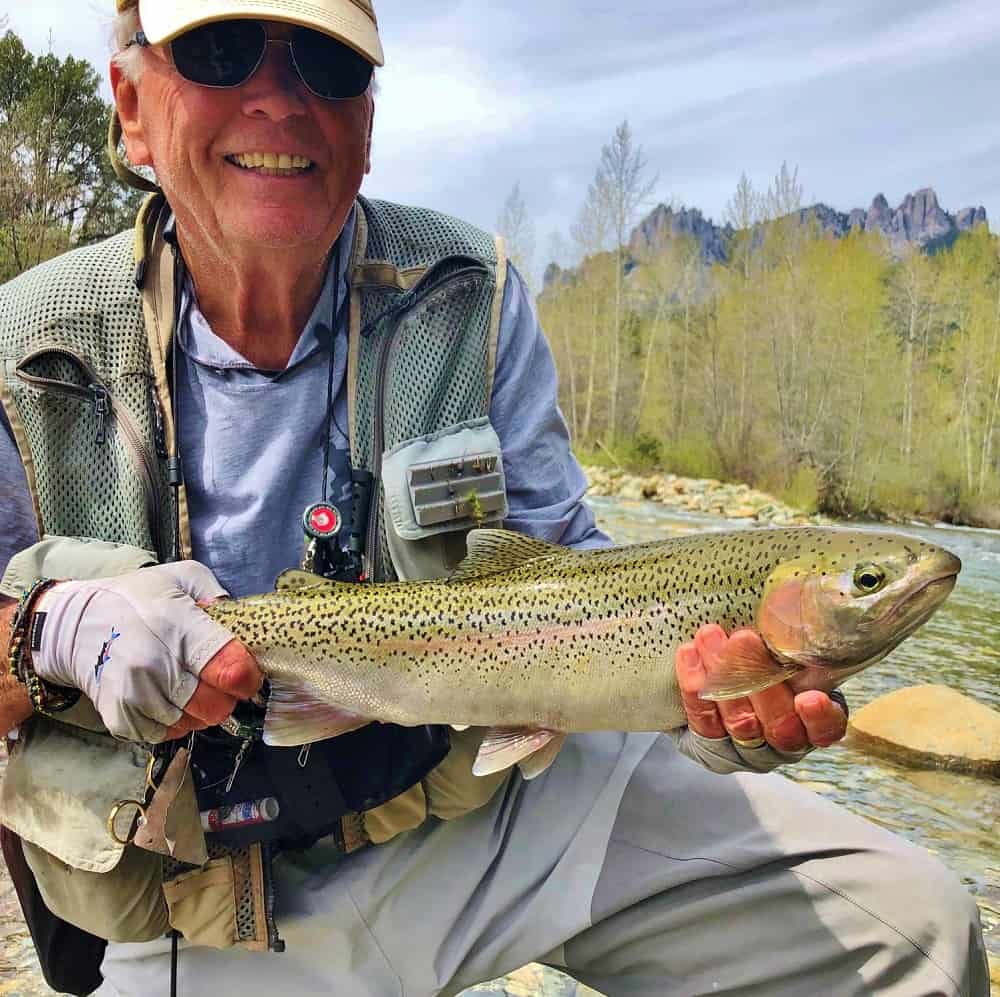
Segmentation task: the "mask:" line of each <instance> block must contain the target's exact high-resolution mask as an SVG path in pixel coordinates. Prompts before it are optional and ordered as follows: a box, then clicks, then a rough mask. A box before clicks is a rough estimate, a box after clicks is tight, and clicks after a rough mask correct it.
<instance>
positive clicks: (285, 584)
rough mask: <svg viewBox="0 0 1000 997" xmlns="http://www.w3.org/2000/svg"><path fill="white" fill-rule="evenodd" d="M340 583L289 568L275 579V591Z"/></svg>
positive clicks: (309, 572)
mask: <svg viewBox="0 0 1000 997" xmlns="http://www.w3.org/2000/svg"><path fill="white" fill-rule="evenodd" d="M337 584H339V583H338V582H331V581H330V580H329V579H326V578H324V577H323V576H322V575H314V574H313V573H312V572H311V571H302V570H300V569H299V568H289V569H288V570H287V571H282V572H281V574H280V575H278V577H277V578H276V579H275V582H274V591H275V592H286V591H288V590H289V589H311V588H317V587H319V586H324V587H329V586H331V585H337Z"/></svg>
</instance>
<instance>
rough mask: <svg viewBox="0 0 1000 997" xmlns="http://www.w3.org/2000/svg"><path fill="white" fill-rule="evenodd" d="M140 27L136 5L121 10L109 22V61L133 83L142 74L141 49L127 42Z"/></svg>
mask: <svg viewBox="0 0 1000 997" xmlns="http://www.w3.org/2000/svg"><path fill="white" fill-rule="evenodd" d="M141 27H142V23H141V22H140V20H139V8H138V6H134V7H129V8H128V10H123V11H122V12H121V13H120V14H118V15H117V16H116V17H115V19H114V21H113V22H112V23H111V45H112V49H113V55H112V56H111V61H112V62H113V63H114V64H115V65H116V66H117V67H118V68H119V69H120V70H121V71H122V73H123V74H124V76H125V79H127V80H131V81H132V82H133V83H135V82H137V81H138V79H139V77H140V76H141V75H142V49H141V48H139V46H138V45H129V42H130V41H132V39H133V38H135V33H136V32H137V31H139V30H140V29H141Z"/></svg>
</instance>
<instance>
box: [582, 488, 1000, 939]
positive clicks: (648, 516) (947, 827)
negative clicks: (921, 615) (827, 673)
mask: <svg viewBox="0 0 1000 997" xmlns="http://www.w3.org/2000/svg"><path fill="white" fill-rule="evenodd" d="M590 502H591V504H592V505H593V507H594V509H595V511H596V513H597V517H598V522H599V523H600V525H601V527H602V528H603V529H604V530H605V531H606V532H607V533H609V534H610V535H611V536H612V537H613V538H614V539H615V541H616V542H618V543H640V542H642V541H644V540H655V539H659V538H662V537H665V536H670V535H673V534H678V533H690V532H693V531H696V530H725V529H732V528H733V524H732V523H731V522H729V521H726V520H722V519H719V518H717V517H711V516H699V515H694V514H689V513H682V512H678V511H676V510H673V509H668V508H666V507H665V506H661V505H657V504H655V503H653V502H626V501H622V500H620V499H612V498H597V497H595V498H591V499H590ZM862 528H866V527H863V526H862ZM870 528H871V529H885V527H884V526H877V525H873V526H871V527H870ZM892 529H893V530H895V531H898V532H903V533H911V534H913V535H914V536H919V537H921V538H922V539H924V540H928V541H931V542H933V543H936V544H939V545H940V546H942V547H946V548H948V549H949V550H951V551H952V552H954V553H955V554H957V555H958V556H959V557H960V558H961V559H962V574H961V577H960V579H959V582H958V585H957V586H956V587H955V590H954V592H952V594H951V596H950V597H949V599H948V601H947V602H946V603H945V604H944V606H943V607H942V608H941V609H940V610H938V612H937V613H936V614H935V615H934V617H933V618H932V619H931V620H930V622H929V623H928V624H927V625H926V626H924V627H923V628H922V629H921V630H919V631H918V632H917V633H916V634H915V635H914V636H913V637H911V638H910V639H909V640H907V641H904V642H903V643H902V644H901V645H900V646H899V647H898V648H897V649H896V650H895V651H893V652H892V654H891V655H889V657H888V658H886V659H885V660H884V661H882V662H880V663H879V664H878V665H876V666H875V667H874V668H870V669H869V670H868V671H866V672H862V673H861V674H860V675H856V676H854V677H853V678H850V679H848V680H847V682H846V683H844V686H843V688H844V692H845V693H846V695H847V698H848V702H849V703H850V705H851V707H852V708H853V709H858V708H860V707H861V706H864V704H865V703H868V702H870V701H871V700H872V699H874V698H876V697H877V696H880V695H882V694H883V693H886V692H891V691H892V690H893V689H898V688H900V687H902V686H909V685H920V684H922V683H925V682H939V683H942V684H945V685H948V686H951V687H952V688H953V689H957V690H958V691H959V692H963V693H965V694H966V695H968V696H971V697H972V698H974V699H976V700H978V701H979V702H981V703H985V704H987V705H988V706H992V707H993V708H994V709H998V710H1000V531H996V530H973V529H964V528H954V527H925V526H894V527H892ZM785 775H787V776H788V777H789V778H792V779H795V780H796V781H798V782H803V783H806V784H807V785H808V786H809V788H811V789H813V790H814V791H816V792H820V793H823V794H824V795H825V796H827V797H828V798H829V799H831V800H835V801H836V802H838V803H841V804H843V805H844V806H846V807H848V808H849V809H850V810H853V811H855V812H856V813H858V814H860V815H861V816H863V817H866V818H868V820H871V821H874V822H875V823H877V824H881V825H883V826H884V827H887V828H889V829H890V830H892V831H895V832H896V833H898V834H900V835H902V836H903V837H905V838H908V839H909V840H911V841H913V842H916V843H917V844H919V845H922V846H923V847H924V848H927V849H929V850H930V851H932V852H934V853H935V854H936V855H938V856H939V857H940V858H941V859H942V860H943V861H944V862H945V863H946V864H947V865H948V866H950V867H951V868H952V869H953V870H954V871H955V872H956V873H958V875H959V876H961V877H962V881H963V882H964V883H965V884H966V886H967V887H968V889H969V890H970V891H971V892H972V893H973V894H974V895H975V897H976V899H977V901H978V903H979V906H980V910H981V911H982V914H983V921H984V925H985V927H986V933H987V942H988V945H989V947H990V948H991V951H992V953H993V956H994V958H998V959H1000V850H998V847H997V830H998V826H1000V780H995V779H981V778H976V777H973V776H966V775H959V774H956V773H954V772H943V771H921V770H917V769H910V768H905V767H903V766H900V765H895V764H893V763H892V762H890V761H886V760H884V759H881V758H876V757H875V756H873V755H870V754H868V753H866V752H863V751H860V750H857V749H855V748H853V747H850V746H849V745H838V746H836V747H833V748H829V749H827V750H826V751H817V752H814V753H813V754H811V755H809V756H808V757H807V758H805V759H804V760H803V761H802V762H800V763H799V764H798V765H796V766H794V767H792V768H789V769H787V770H785Z"/></svg>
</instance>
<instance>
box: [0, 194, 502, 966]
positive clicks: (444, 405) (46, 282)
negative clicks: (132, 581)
mask: <svg viewBox="0 0 1000 997" xmlns="http://www.w3.org/2000/svg"><path fill="white" fill-rule="evenodd" d="M169 218H170V211H169V207H168V206H167V205H166V202H165V200H164V199H163V197H162V195H154V196H152V197H151V198H149V199H148V200H147V201H146V202H145V204H144V205H143V208H142V210H141V212H140V215H139V218H138V220H137V224H136V228H135V231H134V232H133V233H128V232H125V233H121V234H120V235H117V236H114V237H112V238H110V239H108V240H106V241H104V242H101V243H99V244H96V245H93V246H87V247H83V248H80V249H77V250H74V251H72V252H70V253H67V254H65V255H63V256H60V257H58V258H56V259H53V260H50V261H48V262H46V263H44V264H42V265H40V266H38V267H35V268H34V269H32V270H30V271H27V272H26V273H24V274H21V275H20V276H18V277H17V278H15V279H14V280H12V281H10V282H9V283H7V284H6V285H4V286H3V287H2V288H0V402H2V404H3V406H4V409H5V411H6V414H7V417H8V420H9V422H10V425H11V428H12V431H13V435H14V439H15V442H16V445H17V447H18V450H19V452H20V455H21V459H22V462H23V464H24V470H25V474H26V477H27V482H28V488H29V491H30V493H31V497H32V502H33V503H34V509H35V514H36V518H37V522H38V530H39V536H42V537H45V536H54V537H82V538H95V539H99V540H103V541H111V542H114V543H116V544H122V545H128V546H130V547H134V548H140V549H142V550H148V551H150V552H152V553H153V554H155V555H156V557H157V558H159V559H164V558H165V557H167V556H168V555H169V553H170V551H171V550H172V549H174V546H175V544H176V546H177V547H178V548H179V550H180V551H181V555H182V556H183V557H189V556H190V531H189V521H188V514H187V505H186V500H185V495H184V490H183V487H181V488H180V489H171V487H170V486H169V484H168V465H169V459H170V455H172V454H173V453H175V449H174V447H175V427H174V421H173V414H172V407H171V398H170V391H169V376H168V371H169V358H170V346H171V337H172V335H173V330H174V323H175V319H176V303H177V296H178V286H177V285H178V281H179V279H180V278H181V276H182V275H183V269H182V266H181V265H180V264H179V262H178V260H177V259H176V258H175V253H174V252H173V251H172V249H171V247H170V245H168V242H167V240H166V239H165V236H164V232H165V226H166V224H167V222H168V220H169ZM348 274H349V285H350V301H349V340H348V344H349V345H348V371H347V392H348V413H349V438H350V444H351V460H352V464H353V465H354V467H355V468H364V469H367V470H368V471H370V472H371V474H372V475H373V481H374V485H373V489H372V499H371V507H370V508H371V513H370V516H369V521H368V543H367V545H366V568H367V574H368V577H369V578H370V579H371V580H376V581H380V580H392V579H403V580H413V579H418V578H432V577H441V576H443V575H445V574H447V573H448V572H449V571H450V570H451V569H452V568H453V567H454V566H455V565H456V564H457V563H458V561H459V560H460V559H461V557H462V556H464V550H465V534H466V533H467V532H468V530H469V529H471V528H473V527H474V526H477V525H481V524H483V523H484V522H486V523H491V522H493V523H496V522H498V521H500V520H502V518H503V517H504V515H506V512H507V506H506V498H505V489H504V479H503V466H502V455H501V453H500V445H499V440H498V438H497V436H496V433H495V431H494V430H493V428H492V426H491V425H490V423H489V418H488V415H489V405H490V398H491V394H492V386H493V376H494V370H495V362H496V344H497V334H498V329H499V324H500V315H501V306H502V299H503V291H504V283H505V278H506V260H505V257H504V253H503V247H502V242H501V241H500V240H499V239H496V240H495V239H494V238H493V237H491V236H488V235H487V234H485V233H483V232H481V231H479V230H478V229H476V228H474V227H473V226H471V225H468V224H466V223H464V222H461V221H459V220H457V219H454V218H450V217H447V216H445V215H442V214H439V213H437V212H433V211H429V210H424V209H418V208H409V207H404V206H401V205H396V204H391V203H388V202H383V201H374V200H368V199H365V198H361V197H359V198H358V200H357V211H356V222H355V232H354V242H353V246H352V247H351V256H350V263H349V269H348ZM86 709H87V704H86V703H85V702H84V704H83V710H84V713H85V712H86ZM74 711H77V712H78V713H79V711H78V710H77V708H76V707H74ZM91 711H92V708H91ZM93 719H94V717H93V714H92V712H91V716H90V721H89V722H88V719H87V718H86V716H84V718H83V719H82V720H81V721H80V722H81V725H82V726H83V727H87V726H88V723H89V725H90V726H91V727H93V726H95V725H94V724H93ZM30 726H31V728H32V729H33V730H37V731H41V732H42V733H41V734H38V733H36V734H33V735H32V736H34V737H36V738H39V739H44V738H46V737H49V736H50V735H52V736H55V733H57V728H60V727H63V726H65V725H61V724H58V723H55V722H53V721H48V720H46V719H45V718H35V721H34V722H33V723H32V725H30ZM470 733H472V732H470ZM81 736H83V735H81ZM90 736H91V735H89V734H88V735H86V737H90ZM463 736H464V735H460V736H459V737H458V738H457V739H455V738H453V747H452V752H451V754H449V755H448V756H447V757H446V758H445V760H444V762H443V763H442V764H441V765H440V766H438V768H437V769H435V770H434V772H432V773H431V775H430V776H429V777H428V778H427V779H426V780H423V781H422V782H420V783H417V784H416V785H414V786H412V787H411V788H410V789H409V790H407V791H406V792H404V793H402V794H401V795H399V796H397V797H396V798H395V799H393V800H390V801H389V802H388V803H386V804H384V805H382V806H380V807H378V808H376V809H373V810H370V811H367V812H365V813H364V814H361V815H359V823H358V825H357V836H358V838H359V840H363V841H364V842H368V841H372V842H376V843H377V842H379V841H385V840H388V839H389V838H390V837H393V836H394V835H395V834H397V833H399V832H401V831H404V830H408V829H410V828H412V827H415V826H417V825H419V824H420V823H421V822H422V821H423V820H424V819H425V818H426V816H427V815H428V813H433V814H434V815H435V816H439V817H444V818H448V817H451V816H458V815H460V814H461V813H464V812H467V811H468V810H470V809H474V808H475V807H477V806H480V805H482V804H483V803H485V802H486V801H487V800H488V799H489V798H490V797H491V796H492V795H493V793H494V792H495V791H496V789H497V788H498V787H499V785H500V784H501V783H502V781H503V778H504V776H503V774H500V776H499V777H497V778H492V779H485V780H483V779H476V778H475V777H472V776H471V773H470V772H469V770H470V769H471V760H472V757H474V754H475V745H464V744H463V742H462V737H463ZM456 740H457V742H458V743H457V744H456ZM88 743H89V742H88ZM93 748H94V750H95V751H98V750H103V749H100V744H99V741H98V740H94V744H93ZM53 750H54V749H53ZM118 754H119V756H122V755H123V753H122V752H121V751H119V753H118ZM133 754H134V757H133V758H132V759H131V762H128V761H127V760H126V761H121V757H119V761H120V762H121V764H126V765H128V764H131V767H132V770H134V771H133V778H134V779H139V772H140V770H141V769H142V756H141V754H135V753H133ZM23 755H24V757H23V758H21V759H20V761H19V764H15V763H14V759H12V760H11V767H10V770H9V772H8V779H7V783H8V784H10V785H8V786H5V788H4V793H5V800H6V802H7V803H8V804H9V803H10V801H11V799H12V798H13V795H12V794H16V793H17V792H18V791H21V792H22V794H23V796H27V795H29V794H30V792H31V791H32V790H31V784H32V780H31V765H30V756H31V753H30V752H28V751H24V752H23ZM99 767H100V764H99V763H98V762H96V760H93V761H92V765H91V768H90V771H95V770H96V769H99ZM18 771H19V778H18V779H12V778H11V773H12V772H13V773H17V772H18ZM79 776H80V778H81V779H82V778H83V773H82V772H81V773H79ZM22 777H23V778H22ZM19 787H20V790H19ZM141 787H142V782H141V779H139V781H138V784H137V786H136V787H135V791H141ZM432 797H433V798H432ZM4 822H5V823H7V821H6V820H5V821H4ZM15 830H18V828H16V827H15ZM19 833H22V837H24V836H25V835H24V828H23V827H22V828H21V829H20V830H19ZM95 833H96V832H95ZM33 840H35V842H36V844H37V840H36V839H33V838H32V836H31V834H30V833H29V834H28V835H27V837H26V855H27V857H28V859H29V864H31V865H32V868H33V869H34V870H35V872H36V878H39V885H40V886H41V887H42V894H43V896H44V897H45V899H46V902H47V904H48V905H49V906H50V908H51V909H55V910H56V912H57V913H60V914H61V915H62V916H64V917H65V918H66V919H67V920H70V921H71V922H72V921H74V916H73V915H74V914H76V911H72V910H71V911H69V913H67V908H71V907H73V905H74V903H75V902H77V901H74V900H73V899H72V898H70V899H67V898H65V897H62V896H61V895H60V894H59V890H60V889H61V888H62V883H61V881H58V877H57V878H56V881H53V880H52V878H51V877H50V878H49V880H48V881H46V882H43V881H42V880H43V878H44V877H43V875H42V871H41V870H40V869H39V868H36V866H40V865H41V859H40V858H39V855H38V854H37V853H36V851H35V849H34V848H33V847H32V846H31V845H30V843H31V842H32V841H33ZM102 844H103V847H102V848H99V849H97V851H98V852H99V855H98V856H97V857H95V856H94V855H93V854H91V853H92V852H93V851H94V849H93V848H90V849H89V851H88V848H87V847H84V846H83V845H81V844H80V843H79V842H77V843H73V842H68V841H66V840H65V839H64V838H61V837H60V836H59V835H58V833H55V834H47V835H46V837H45V841H44V842H43V847H44V849H46V850H47V851H48V852H50V853H52V854H54V855H55V857H56V858H57V859H58V861H59V863H64V864H66V865H69V866H71V867H72V868H73V869H74V870H82V871H84V872H85V873H93V874H98V875H102V876H105V877H107V875H108V874H110V873H112V872H115V873H118V872H120V871H121V870H122V868H123V867H124V866H127V865H128V862H127V861H123V860H122V859H123V856H126V857H127V856H128V855H129V854H130V853H131V852H133V851H134V848H132V847H131V846H130V847H129V848H128V849H122V848H120V847H115V846H113V845H109V843H108V842H107V841H103V843H102ZM346 846H347V850H350V849H351V842H350V841H347V842H346ZM33 857H34V858H35V860H36V861H35V862H32V858H33ZM209 858H210V861H209V862H208V864H207V866H206V868H209V869H211V868H212V866H213V863H216V862H220V861H223V859H224V858H225V856H222V857H219V856H209ZM251 858H252V856H251ZM258 859H259V856H258ZM240 861H242V860H241V859H237V860H236V862H235V864H236V865H237V866H238V865H239V863H240ZM165 862H166V863H169V860H165ZM233 864H234V863H233V862H230V865H233ZM248 870H249V871H248ZM212 871H213V874H214V873H215V872H218V870H217V869H215V870H212ZM239 872H240V870H239V869H237V870H236V871H235V873H234V872H233V870H230V873H229V875H230V877H232V875H236V876H237V878H238V876H239ZM252 872H253V870H251V869H249V866H248V867H247V869H244V870H243V873H244V875H243V880H244V882H245V883H246V884H251V881H256V880H259V879H260V873H259V872H258V873H255V874H253V875H251V873H252ZM126 874H127V870H126ZM80 878H81V875H80V873H79V872H78V873H77V879H80ZM164 878H168V876H167V873H166V871H165V873H164ZM182 878H183V877H182ZM108 882H109V880H107V879H106V878H105V879H104V880H103V881H102V883H103V884H104V885H106V884H107V883H108ZM251 885H252V884H251ZM257 885H258V886H259V883H257ZM190 887H191V883H190V881H187V886H186V887H185V888H184V889H181V890H180V891H179V892H180V893H181V894H183V896H184V897H185V898H188V899H189V895H190V894H191V893H192V890H191V889H190ZM123 888H125V887H124V886H123ZM249 888H250V886H248V887H247V889H249ZM225 889H227V890H229V892H230V893H232V891H233V885H232V881H231V879H230V880H229V881H227V885H226V887H225ZM46 890H48V893H46ZM195 892H197V891H195ZM236 893H237V895H239V888H237V889H236ZM167 899H168V904H169V901H170V898H169V896H168V898H167ZM150 902H151V903H153V902H158V900H156V901H150ZM177 902H178V903H180V900H177ZM241 903H242V902H238V903H237V907H238V911H237V918H236V920H237V937H236V939H235V942H236V943H243V944H245V945H246V946H247V947H250V948H259V947H262V945H263V941H262V939H264V938H266V937H267V935H268V932H267V931H266V930H264V929H265V928H266V926H263V925H262V924H261V923H260V922H259V914H260V912H259V910H256V908H254V906H253V904H250V905H249V906H248V905H247V903H242V906H241ZM60 906H61V907H62V908H63V909H62V910H60V909H58V908H59V907H60ZM255 910H256V913H255ZM170 915H171V916H170V922H169V923H170V925H171V926H173V927H179V925H177V924H176V923H175V917H174V916H173V915H174V909H173V906H172V905H171V906H170ZM80 916H81V917H85V916H86V915H85V913H84V912H81V914H80ZM255 918H256V919H257V923H256V924H254V923H251V922H253V921H254V919H255ZM199 919H201V920H204V917H203V914H201V913H197V912H196V914H195V915H194V917H193V920H194V921H196V922H197V921H198V920H199ZM149 923H150V924H151V925H153V927H152V928H151V929H150V931H151V932H152V934H151V935H150V936H151V937H152V936H153V935H155V933H157V932H158V930H159V928H160V927H162V925H160V924H159V921H157V919H156V917H152V918H151V919H150V922H149ZM84 926H86V925H84ZM181 930H182V931H183V933H184V934H185V935H186V937H188V939H189V940H190V941H192V942H195V943H199V942H200V943H204V944H221V942H220V941H219V939H218V938H214V937H209V938H208V939H207V940H206V938H204V937H202V936H200V935H199V934H198V932H197V930H185V929H184V928H183V927H182V926H181ZM215 930H216V927H214V926H213V927H211V928H210V932H211V931H215ZM227 930H228V929H227ZM119 934H120V936H121V937H120V940H140V939H139V938H135V937H128V934H129V931H128V928H127V927H124V928H123V929H122V931H121V932H120V933H119ZM104 936H105V937H114V936H113V935H112V934H111V933H106V934H105V935H104ZM232 943H233V939H230V940H229V944H232Z"/></svg>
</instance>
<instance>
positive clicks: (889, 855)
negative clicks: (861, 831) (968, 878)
mask: <svg viewBox="0 0 1000 997" xmlns="http://www.w3.org/2000/svg"><path fill="white" fill-rule="evenodd" d="M860 867H861V869H860V871H861V874H862V875H866V876H868V877H870V881H869V882H868V883H866V884H864V886H863V888H862V889H860V890H858V892H855V891H854V890H846V891H845V892H846V893H848V895H849V896H850V897H851V899H852V900H854V902H855V903H857V904H858V905H859V906H862V907H865V908H867V909H868V910H869V912H870V913H872V914H873V915H874V916H875V917H877V918H878V919H879V920H881V921H882V922H883V923H884V924H886V925H888V926H889V927H891V928H892V929H893V931H894V932H896V933H898V935H899V936H901V937H900V938H899V941H900V943H901V948H900V951H901V952H902V951H903V950H907V949H910V946H912V947H913V948H914V949H916V950H917V951H919V952H920V953H922V954H923V955H924V956H926V957H927V958H928V959H930V960H931V961H932V962H933V963H935V964H936V965H937V966H938V967H939V968H940V969H941V970H942V971H943V972H944V973H946V974H947V975H948V976H949V977H951V979H952V980H953V981H954V982H955V984H956V986H957V988H958V990H959V992H969V990H968V989H967V988H968V987H969V981H970V980H975V979H977V978H978V974H979V973H980V972H981V968H980V967H981V965H982V963H983V962H984V960H985V955H984V948H983V941H982V928H981V925H980V921H979V909H978V908H977V906H976V902H975V899H974V898H973V896H972V894H971V893H970V892H969V890H967V889H966V888H965V886H964V885H963V884H962V882H961V880H960V879H959V877H958V876H957V874H956V873H954V872H953V871H952V870H950V869H948V868H946V867H945V866H944V865H943V864H942V863H941V862H940V861H938V859H936V858H935V857H934V856H933V855H931V854H929V853H928V852H926V851H924V850H923V849H921V848H916V847H913V846H911V845H908V844H905V843H904V842H902V841H898V840H897V841H895V842H893V844H891V845H889V846H888V847H887V848H885V849H884V850H882V849H880V850H879V854H878V857H877V861H876V863H875V864H874V865H870V864H869V863H867V862H861V863H860ZM856 871H858V870H856ZM904 940H905V942H904ZM905 943H909V944H905ZM971 992H973V993H975V992H976V991H975V989H973V990H972V991H971Z"/></svg>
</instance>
